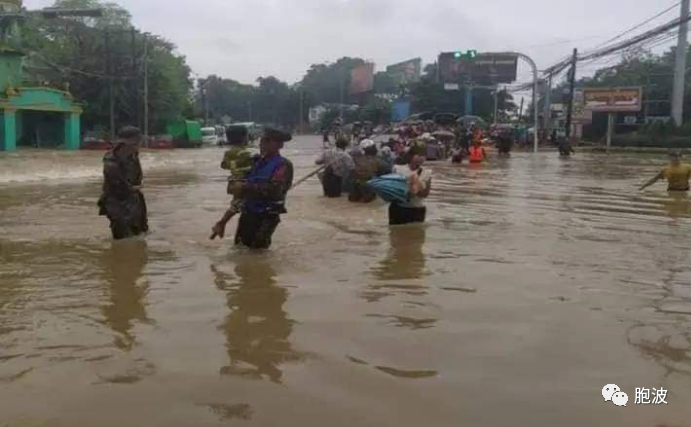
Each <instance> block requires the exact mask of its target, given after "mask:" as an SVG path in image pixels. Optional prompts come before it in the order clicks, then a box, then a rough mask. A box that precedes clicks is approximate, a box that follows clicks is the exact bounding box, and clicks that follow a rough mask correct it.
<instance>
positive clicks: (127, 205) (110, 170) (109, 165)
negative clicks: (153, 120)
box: [98, 126, 149, 240]
mask: <svg viewBox="0 0 691 427" xmlns="http://www.w3.org/2000/svg"><path fill="white" fill-rule="evenodd" d="M141 140H142V132H141V131H140V130H139V129H137V128H136V127H133V126H127V127H124V128H122V129H121V130H120V132H119V133H118V140H117V141H116V143H115V147H114V148H113V149H112V150H110V151H109V152H108V153H107V154H106V155H105V157H103V178H104V179H103V194H102V195H101V198H100V199H99V200H98V207H99V208H100V211H99V214H100V215H102V216H107V217H108V219H109V220H110V230H111V232H112V233H113V238H114V239H116V240H119V239H125V238H128V237H134V236H138V235H140V234H142V233H146V232H147V231H149V222H148V218H147V210H146V200H145V199H144V195H143V194H142V192H141V186H142V181H143V179H144V175H143V173H142V166H141V164H140V163H139V145H140V144H141Z"/></svg>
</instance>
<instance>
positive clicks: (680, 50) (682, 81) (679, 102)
mask: <svg viewBox="0 0 691 427" xmlns="http://www.w3.org/2000/svg"><path fill="white" fill-rule="evenodd" d="M688 16H689V0H682V2H681V16H680V18H679V19H680V20H681V25H680V26H679V41H678V42H677V57H676V60H675V63H674V89H673V92H672V119H674V122H675V123H676V125H677V126H682V125H683V124H684V92H685V90H684V89H685V85H686V50H687V41H688V38H687V36H688V32H689V22H688V21H687V18H688Z"/></svg>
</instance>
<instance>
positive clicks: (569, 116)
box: [566, 49, 578, 140]
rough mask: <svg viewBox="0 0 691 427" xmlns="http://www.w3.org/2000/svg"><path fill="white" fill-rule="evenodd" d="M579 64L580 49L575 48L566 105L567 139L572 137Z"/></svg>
mask: <svg viewBox="0 0 691 427" xmlns="http://www.w3.org/2000/svg"><path fill="white" fill-rule="evenodd" d="M577 66H578V49H574V50H573V57H572V59H571V71H570V73H569V104H568V105H567V106H566V139H569V140H570V139H571V123H572V121H573V98H574V96H575V93H576V67H577Z"/></svg>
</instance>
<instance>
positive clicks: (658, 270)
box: [0, 137, 691, 427]
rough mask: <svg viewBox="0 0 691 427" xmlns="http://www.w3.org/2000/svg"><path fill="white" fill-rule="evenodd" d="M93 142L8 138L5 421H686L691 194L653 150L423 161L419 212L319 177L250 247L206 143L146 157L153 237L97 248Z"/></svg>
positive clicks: (0, 303) (0, 268) (305, 147)
mask: <svg viewBox="0 0 691 427" xmlns="http://www.w3.org/2000/svg"><path fill="white" fill-rule="evenodd" d="M319 146H320V139H318V138H312V137H309V138H299V139H298V141H297V142H296V143H291V144H289V146H288V149H287V150H286V151H285V152H284V154H285V155H286V156H287V157H289V158H291V159H292V160H293V161H294V163H295V164H296V177H297V178H299V177H302V176H304V175H306V174H307V173H309V172H310V171H311V170H313V166H312V162H313V160H314V157H315V156H316V154H317V153H318V152H319ZM102 154H103V153H99V152H78V153H68V152H57V151H23V152H19V153H14V154H11V153H1V154H0V426H2V427H24V426H31V427H33V426H65V427H81V426H90V427H91V426H99V427H100V426H108V427H110V426H112V427H121V426H125V425H131V426H143V425H146V426H161V427H164V426H165V427H177V426H181V427H182V426H195V427H197V426H223V425H233V424H235V425H248V426H250V425H256V426H279V425H286V426H315V427H316V426H325V425H329V426H344V427H345V426H348V427H350V426H378V427H380V426H397V427H403V426H421V425H428V426H435V427H436V426H464V425H467V426H482V425H484V426H573V427H582V426H597V425H603V426H604V425H606V426H609V427H612V426H627V427H629V426H645V427H662V426H665V427H683V426H691V409H689V406H688V402H689V401H690V399H691V262H690V261H691V256H690V255H689V254H690V249H691V240H689V236H691V202H690V201H689V199H687V198H686V197H685V196H684V197H674V196H670V195H668V194H667V193H666V192H664V189H665V186H664V184H658V185H657V186H655V187H654V188H653V189H652V190H650V191H647V192H643V193H641V192H638V191H637V189H636V185H640V184H641V183H642V182H644V181H645V180H647V179H649V178H650V177H652V176H654V175H655V173H657V172H658V171H659V169H660V167H661V166H662V164H663V163H664V161H665V160H666V159H665V156H664V155H657V156H653V155H645V156H643V155H632V154H627V155H624V154H616V155H610V156H609V157H606V156H605V155H601V154H579V155H577V156H576V157H575V158H572V159H569V160H561V159H559V158H558V157H557V156H556V154H555V153H541V154H538V155H532V154H528V153H516V154H514V156H513V158H511V159H504V160H499V159H496V158H494V157H493V158H492V161H491V163H489V164H487V165H483V166H480V167H471V166H468V165H467V164H466V165H463V166H455V165H451V164H446V163H437V164H429V165H428V166H430V167H432V168H433V169H434V173H435V181H434V184H433V185H434V187H433V191H432V195H431V198H430V202H429V216H428V218H429V220H428V223H427V224H426V225H425V226H424V227H417V226H413V227H402V228H394V229H390V228H389V227H388V226H387V225H386V224H387V208H386V206H385V205H384V204H383V202H377V203H376V204H374V205H371V206H360V205H358V206H355V205H351V204H349V203H348V202H347V201H346V200H345V199H340V200H327V199H325V198H323V197H321V187H320V185H319V183H318V181H316V180H311V181H308V182H307V183H305V184H303V185H302V186H300V187H298V188H297V189H296V190H295V191H293V192H291V193H290V194H289V197H288V210H289V214H288V215H286V216H285V217H284V218H283V222H282V224H281V225H280V226H279V229H278V231H277V233H276V235H275V239H274V247H273V248H272V250H271V251H269V252H266V253H261V254H257V253H251V252H248V251H246V250H242V249H237V248H234V247H233V246H232V239H228V238H226V240H225V241H222V242H218V241H215V242H211V241H209V240H208V236H209V233H210V227H211V226H212V225H213V223H214V222H215V221H216V220H218V218H219V217H220V216H221V215H222V213H223V211H224V209H225V208H226V206H227V204H228V201H229V199H228V198H227V196H226V195H225V172H223V171H222V170H221V169H220V168H219V164H220V161H221V158H222V151H221V150H220V149H206V150H194V151H168V152H145V153H143V154H142V163H143V166H144V168H145V173H146V181H145V190H144V191H145V193H146V195H147V198H148V205H149V213H150V223H151V229H152V233H151V234H150V235H149V236H148V237H147V238H146V239H140V240H131V241H125V242H118V243H114V242H112V241H111V238H110V231H109V229H108V223H107V220H106V219H105V218H102V217H99V216H98V215H97V213H98V212H97V211H98V210H97V207H96V201H97V199H98V196H99V192H100V184H101V178H100V173H101V169H100V168H101V166H100V157H101V156H102ZM236 223H237V221H236V220H233V221H231V223H230V224H229V230H230V227H232V228H233V229H234V226H235V224H236ZM230 234H232V233H230ZM605 384H617V385H618V386H619V387H620V388H621V390H622V391H624V392H626V393H627V394H628V396H629V402H628V406H627V407H625V408H624V407H617V406H615V405H613V404H612V403H611V402H605V401H604V399H603V397H602V395H601V390H602V387H603V386H604V385H605ZM637 387H642V388H648V389H651V390H652V389H653V388H655V389H660V388H664V389H665V390H668V395H667V398H666V401H667V402H668V403H669V404H668V405H634V398H635V389H636V388H637Z"/></svg>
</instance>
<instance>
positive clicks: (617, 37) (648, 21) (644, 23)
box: [596, 2, 681, 49]
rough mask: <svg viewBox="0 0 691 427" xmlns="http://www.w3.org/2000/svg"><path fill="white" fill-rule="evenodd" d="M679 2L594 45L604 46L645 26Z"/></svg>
mask: <svg viewBox="0 0 691 427" xmlns="http://www.w3.org/2000/svg"><path fill="white" fill-rule="evenodd" d="M680 4H681V2H676V3H675V4H673V5H672V6H670V7H668V8H667V9H665V10H663V11H662V12H660V13H658V14H657V15H655V16H653V17H651V18H648V19H646V20H645V21H643V22H641V23H640V24H638V25H635V26H634V27H632V28H630V29H628V30H626V31H624V32H623V33H621V34H619V35H617V36H616V37H613V38H611V39H609V40H607V41H606V42H603V43H602V44H599V45H598V46H596V49H598V48H600V47H602V46H606V45H607V44H609V43H612V42H613V41H617V40H619V39H620V38H622V37H624V36H625V35H627V34H631V33H632V32H634V31H636V30H637V29H639V28H641V27H643V26H645V25H646V24H649V23H650V22H652V21H654V20H656V19H657V18H659V17H661V16H662V15H664V14H666V13H669V12H671V11H672V10H674V9H676V8H677V7H678V6H679V5H680Z"/></svg>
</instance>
